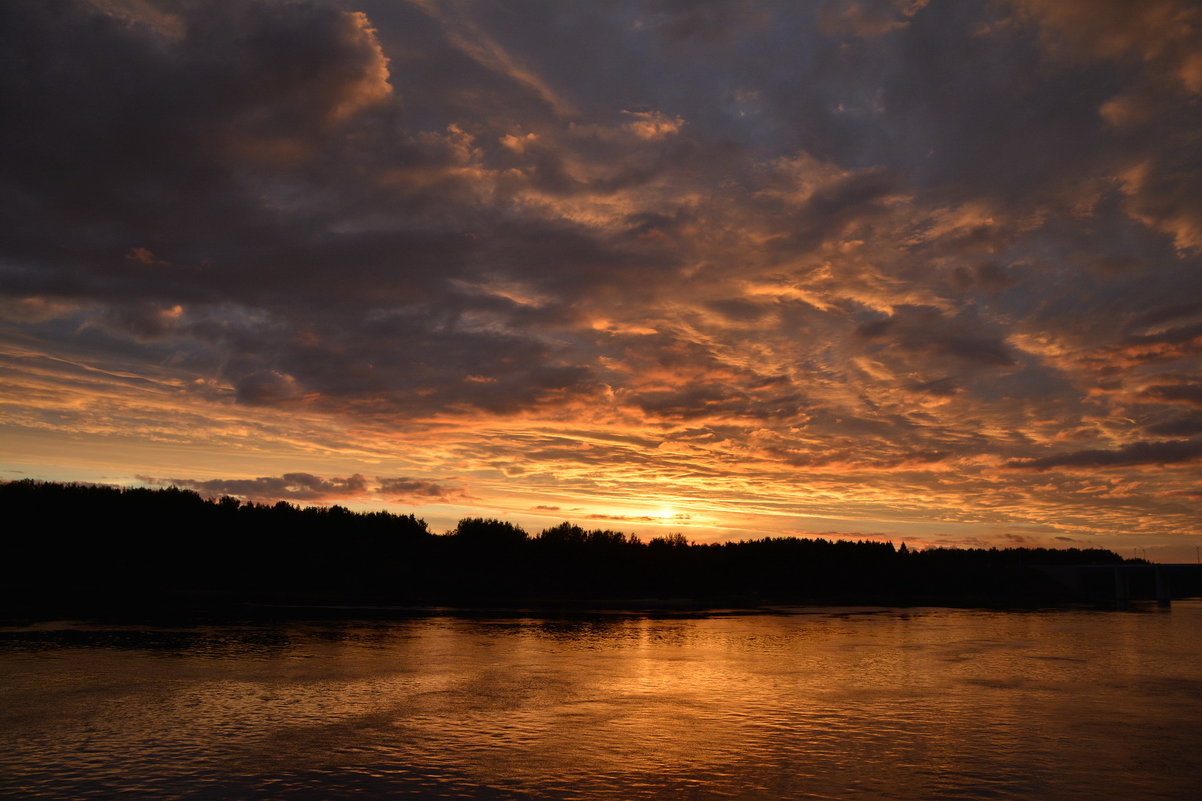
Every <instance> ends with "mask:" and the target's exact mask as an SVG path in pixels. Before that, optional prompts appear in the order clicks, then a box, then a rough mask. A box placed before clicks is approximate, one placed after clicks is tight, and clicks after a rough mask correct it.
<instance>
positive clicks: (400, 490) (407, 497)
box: [376, 476, 471, 503]
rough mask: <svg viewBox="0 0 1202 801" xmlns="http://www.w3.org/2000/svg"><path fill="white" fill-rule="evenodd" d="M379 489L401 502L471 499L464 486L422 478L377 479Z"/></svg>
mask: <svg viewBox="0 0 1202 801" xmlns="http://www.w3.org/2000/svg"><path fill="white" fill-rule="evenodd" d="M376 481H378V482H379V491H380V493H381V494H383V495H387V496H388V497H389V498H390V499H391V500H393V501H396V502H399V503H450V502H454V501H463V500H466V499H469V498H470V497H471V496H469V495H468V494H467V493H466V491H465V490H464V488H463V487H462V486H458V485H454V484H447V483H445V482H439V481H430V480H427V479H420V478H406V477H404V476H396V477H392V478H385V477H383V476H381V477H379V478H377V479H376Z"/></svg>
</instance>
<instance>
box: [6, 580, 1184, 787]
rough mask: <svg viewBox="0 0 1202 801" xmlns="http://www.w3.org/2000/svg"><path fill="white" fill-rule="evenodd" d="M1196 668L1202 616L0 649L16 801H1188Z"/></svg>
mask: <svg viewBox="0 0 1202 801" xmlns="http://www.w3.org/2000/svg"><path fill="white" fill-rule="evenodd" d="M1200 657H1202V604H1198V603H1185V604H1177V605H1175V606H1174V608H1173V611H1172V612H1170V613H1165V614H1129V613H1127V614H1123V613H1110V614H1107V613H1094V612H1046V613H996V612H974V611H962V610H914V611H897V610H880V611H876V612H867V611H850V610H849V611H847V612H845V613H839V612H831V611H813V610H810V611H808V612H807V613H805V614H791V615H762V616H714V617H698V618H670V619H656V618H651V617H637V616H633V617H631V616H595V617H589V618H579V619H540V618H534V617H531V618H517V619H513V618H508V619H507V618H483V619H470V618H456V617H431V618H423V619H413V620H405V621H398V622H387V623H341V624H311V625H301V624H294V625H289V626H285V627H283V628H266V627H241V628H236V627H215V628H207V629H205V628H201V629H180V630H174V631H169V630H163V629H94V628H89V627H79V626H75V627H63V628H62V629H61V630H60V631H57V632H55V631H50V632H40V633H39V632H30V631H20V630H6V631H4V632H0V710H3V711H0V723H2V724H3V726H2V727H0V735H2V737H3V740H2V741H0V747H2V748H0V796H5V797H10V796H20V797H29V798H40V797H41V798H92V797H95V798H100V797H109V796H111V795H112V794H114V793H115V792H117V791H127V792H128V793H132V795H130V796H129V797H147V798H152V797H153V798H192V799H195V798H207V797H213V798H226V797H235V798H236V797H256V798H274V797H279V798H342V797H352V796H356V795H357V796H360V797H362V796H366V797H394V796H396V797H405V796H408V797H446V798H510V797H523V798H524V797H536V798H565V799H566V798H587V799H592V798H661V797H662V798H667V797H679V796H680V795H681V794H685V795H690V796H692V797H704V798H711V797H713V798H718V797H734V798H782V797H787V798H827V797H832V798H833V797H843V798H845V797H884V798H899V799H906V798H914V799H919V798H922V799H927V798H965V799H974V798H998V797H1001V798H1036V797H1038V798H1050V799H1061V798H1064V799H1068V798H1091V799H1092V798H1097V797H1119V791H1120V790H1121V792H1122V793H1123V794H1126V795H1127V796H1128V797H1139V798H1191V799H1192V798H1194V797H1195V795H1196V791H1197V790H1199V789H1200V784H1199V783H1200V782H1202V757H1200V756H1199V753H1200V750H1202V749H1200V748H1199V746H1200V745H1202V733H1200V731H1199V727H1198V724H1197V721H1198V720H1199V719H1202V718H1200V715H1199V713H1200V712H1202V676H1200V675H1199V672H1198V664H1200V663H1202V659H1200ZM1152 766H1156V769H1153V767H1152ZM139 794H140V795H139Z"/></svg>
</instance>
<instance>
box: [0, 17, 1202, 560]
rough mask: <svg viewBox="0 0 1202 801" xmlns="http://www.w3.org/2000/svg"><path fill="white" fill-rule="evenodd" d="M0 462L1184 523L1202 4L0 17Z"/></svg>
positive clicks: (1024, 527) (1139, 541)
mask: <svg viewBox="0 0 1202 801" xmlns="http://www.w3.org/2000/svg"><path fill="white" fill-rule="evenodd" d="M0 17H3V20H2V21H0V40H2V41H0V62H2V63H0V107H2V108H3V109H4V118H5V122H4V124H3V126H0V143H2V144H0V209H2V213H0V365H2V367H0V478H3V479H19V478H26V477H30V478H36V479H44V480H57V481H91V482H101V483H112V484H121V485H131V486H133V485H136V486H169V485H175V486H180V487H187V488H191V489H195V490H197V491H198V492H200V493H201V494H202V495H206V496H220V495H224V494H231V495H234V496H236V497H240V498H244V499H247V500H251V501H255V502H261V503H274V502H276V501H278V500H286V501H289V502H292V503H297V504H301V505H314V504H321V505H326V504H334V503H338V504H342V505H344V506H348V507H350V508H353V509H389V510H391V511H396V512H404V513H408V512H413V513H415V514H417V515H418V516H419V517H423V518H425V519H426V520H427V521H429V522H430V524H431V527H432V528H433V529H435V530H445V529H447V528H450V527H452V526H453V525H454V522H455V521H456V520H458V519H459V518H461V517H466V516H485V517H497V518H501V519H505V520H509V521H512V522H515V523H518V524H520V525H523V526H525V527H527V528H528V529H529V530H531V531H538V530H541V529H542V528H544V527H548V526H551V525H554V524H556V523H558V522H560V521H562V520H565V519H567V520H572V521H574V522H577V523H579V524H582V525H585V526H587V527H590V528H611V529H616V530H620V531H627V532H639V533H643V534H649V535H651V536H654V535H656V534H663V533H669V532H681V533H684V534H685V535H686V536H687V537H689V538H690V539H694V540H697V541H702V542H706V541H721V540H729V539H747V538H759V537H765V536H794V535H795V536H825V537H845V538H853V539H860V538H869V539H887V540H890V541H893V542H895V543H901V542H907V543H910V544H911V547H926V546H938V545H948V546H963V547H994V546H996V547H1009V546H1050V547H1103V548H1111V549H1113V550H1116V551H1118V552H1119V553H1121V554H1123V555H1125V556H1131V555H1140V556H1147V557H1148V558H1151V559H1157V560H1163V561H1189V562H1192V561H1195V559H1196V553H1197V551H1196V548H1197V547H1198V546H1199V545H1200V544H1202V527H1200V523H1202V374H1200V367H1202V6H1200V5H1199V4H1197V3H1193V2H1182V1H1180V0H1142V2H1139V3H1130V2H1125V1H1124V0H1114V1H1109V2H1108V1H1107V0H1054V1H1052V0H1008V1H1007V0H997V1H996V2H973V0H957V1H956V2H929V3H928V2H923V1H922V0H896V1H895V2H890V1H888V0H882V1H881V2H869V1H868V0H857V1H855V2H850V1H844V0H835V1H832V2H807V3H766V2H707V3H697V2H692V1H691V0H689V1H680V0H598V1H597V2H562V1H561V0H542V1H540V0H521V1H520V2H479V3H476V2H453V1H452V0H447V1H446V2H442V1H440V0H412V1H411V2H402V1H401V0H397V1H395V2H391V1H389V2H385V1H384V0H361V1H359V2H353V1H352V0H347V1H346V2H342V1H341V0H333V1H331V2H311V3H294V2H154V0H91V2H84V1H83V0H79V1H78V2H66V1H62V0H54V1H52V2H42V1H41V0H37V1H34V0H30V1H28V2H21V0H17V1H16V2H6V3H4V4H3V5H0Z"/></svg>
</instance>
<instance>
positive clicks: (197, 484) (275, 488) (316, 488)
mask: <svg viewBox="0 0 1202 801" xmlns="http://www.w3.org/2000/svg"><path fill="white" fill-rule="evenodd" d="M138 480H139V481H144V482H146V483H147V484H156V485H160V486H173V487H182V488H184V489H191V490H196V491H197V492H199V493H201V494H202V495H205V496H218V495H229V496H232V497H235V498H242V499H244V500H247V501H256V502H261V503H271V502H274V501H281V500H282V501H331V500H341V499H345V498H349V497H355V496H362V495H365V494H366V493H367V491H368V484H367V479H366V478H364V477H363V476H361V475H359V474H358V473H355V474H354V475H351V476H348V477H346V478H330V479H324V478H321V477H320V476H315V475H313V474H312V473H285V474H284V475H282V476H279V477H272V476H264V477H260V478H244V479H238V478H234V479H222V478H214V479H207V480H198V479H188V478H154V477H152V476H138Z"/></svg>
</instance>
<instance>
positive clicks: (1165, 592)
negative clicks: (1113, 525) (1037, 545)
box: [1036, 563, 1202, 608]
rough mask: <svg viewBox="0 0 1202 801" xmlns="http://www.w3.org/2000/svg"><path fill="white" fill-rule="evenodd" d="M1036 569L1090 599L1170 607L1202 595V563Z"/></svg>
mask: <svg viewBox="0 0 1202 801" xmlns="http://www.w3.org/2000/svg"><path fill="white" fill-rule="evenodd" d="M1036 569H1037V570H1039V571H1040V572H1042V573H1043V574H1045V575H1047V576H1048V577H1050V578H1052V579H1054V580H1055V581H1057V582H1058V583H1060V584H1061V585H1063V586H1064V587H1066V588H1068V589H1070V590H1072V591H1073V592H1074V593H1075V594H1077V595H1080V596H1081V597H1082V598H1085V599H1089V600H1113V601H1114V603H1115V605H1116V606H1118V607H1119V608H1124V607H1126V606H1128V605H1129V604H1130V603H1131V602H1132V601H1152V600H1154V601H1156V603H1158V604H1160V605H1161V606H1168V605H1169V604H1170V603H1171V602H1172V600H1173V599H1174V598H1193V597H1198V596H1202V564H1155V563H1145V564H1121V565H1039V566H1036Z"/></svg>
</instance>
